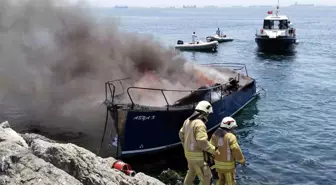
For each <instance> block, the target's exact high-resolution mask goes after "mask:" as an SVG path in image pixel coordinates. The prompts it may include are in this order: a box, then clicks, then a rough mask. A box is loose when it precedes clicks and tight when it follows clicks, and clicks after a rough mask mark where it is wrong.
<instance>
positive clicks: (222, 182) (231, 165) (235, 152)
mask: <svg viewBox="0 0 336 185" xmlns="http://www.w3.org/2000/svg"><path fill="white" fill-rule="evenodd" d="M236 127H238V126H237V122H236V120H234V119H233V118H232V117H225V118H224V119H223V120H222V122H221V124H220V127H219V128H218V129H217V130H216V131H215V132H214V133H213V135H212V136H211V140H210V142H211V144H213V145H214V146H216V147H218V149H219V152H220V154H219V155H215V165H214V168H216V171H217V173H218V177H219V180H218V181H217V183H216V185H235V184H236V180H235V171H236V170H235V168H236V166H235V164H236V163H235V162H239V163H240V164H242V165H243V166H245V165H246V164H245V157H244V155H243V153H242V151H241V149H240V146H239V144H238V141H237V138H236V136H235V135H234V134H233V129H234V128H236Z"/></svg>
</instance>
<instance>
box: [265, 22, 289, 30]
mask: <svg viewBox="0 0 336 185" xmlns="http://www.w3.org/2000/svg"><path fill="white" fill-rule="evenodd" d="M264 29H270V30H273V29H275V30H284V29H288V22H287V20H264Z"/></svg>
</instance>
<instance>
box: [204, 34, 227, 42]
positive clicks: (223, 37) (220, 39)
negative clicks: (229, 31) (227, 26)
mask: <svg viewBox="0 0 336 185" xmlns="http://www.w3.org/2000/svg"><path fill="white" fill-rule="evenodd" d="M206 40H207V41H208V42H212V41H218V42H219V43H221V42H231V41H233V38H230V37H227V36H226V35H221V36H218V35H214V36H208V37H207V38H206Z"/></svg>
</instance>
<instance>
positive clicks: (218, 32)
mask: <svg viewBox="0 0 336 185" xmlns="http://www.w3.org/2000/svg"><path fill="white" fill-rule="evenodd" d="M216 34H217V35H218V37H220V36H221V31H220V29H219V28H218V29H217V31H216Z"/></svg>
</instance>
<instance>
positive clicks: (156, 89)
mask: <svg viewBox="0 0 336 185" xmlns="http://www.w3.org/2000/svg"><path fill="white" fill-rule="evenodd" d="M238 76H239V75H237V77H238ZM233 80H235V79H232V80H230V81H229V82H226V83H223V84H219V85H216V86H212V87H209V88H206V89H187V90H181V89H160V88H146V87H135V86H133V87H129V88H127V95H128V97H129V99H130V100H131V108H132V109H133V108H134V105H135V103H134V101H133V98H132V96H131V93H130V91H131V90H147V91H160V92H161V94H162V96H163V98H164V100H165V102H166V108H167V110H169V107H170V106H171V104H170V103H169V102H168V99H167V96H166V93H167V92H178V93H193V92H204V91H211V90H215V89H218V88H220V92H223V91H224V87H225V86H227V85H228V84H230V83H231V82H232V81H233ZM209 95H210V103H212V102H213V101H212V100H213V99H212V95H211V93H210V94H209ZM223 97H224V96H223V93H221V96H220V99H223ZM194 106H195V105H194Z"/></svg>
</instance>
